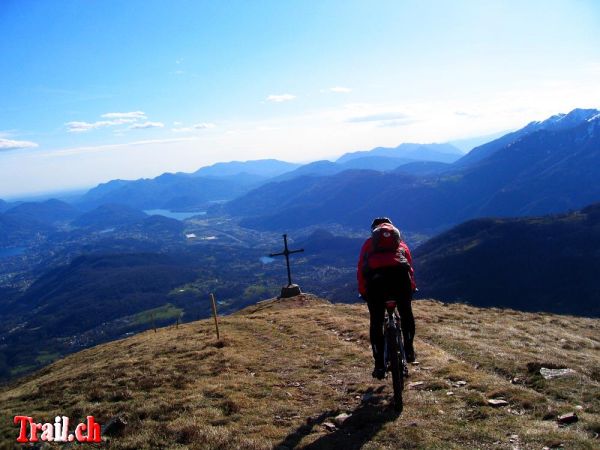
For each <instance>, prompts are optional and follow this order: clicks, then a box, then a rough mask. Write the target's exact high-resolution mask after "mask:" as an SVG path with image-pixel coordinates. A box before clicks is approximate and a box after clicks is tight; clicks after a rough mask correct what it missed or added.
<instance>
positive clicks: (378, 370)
mask: <svg viewBox="0 0 600 450" xmlns="http://www.w3.org/2000/svg"><path fill="white" fill-rule="evenodd" d="M372 375H373V378H377V379H378V380H383V379H384V378H385V368H383V367H375V369H373V373H372Z"/></svg>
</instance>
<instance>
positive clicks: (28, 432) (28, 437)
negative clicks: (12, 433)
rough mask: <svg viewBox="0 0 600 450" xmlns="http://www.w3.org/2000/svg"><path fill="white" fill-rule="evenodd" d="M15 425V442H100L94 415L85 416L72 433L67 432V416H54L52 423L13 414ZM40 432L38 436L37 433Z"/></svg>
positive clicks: (99, 432)
mask: <svg viewBox="0 0 600 450" xmlns="http://www.w3.org/2000/svg"><path fill="white" fill-rule="evenodd" d="M13 421H14V424H15V425H19V436H18V437H17V442H19V443H26V442H39V441H44V442H73V441H77V442H101V440H102V438H101V436H100V434H101V430H100V424H99V423H98V422H96V420H95V419H94V416H87V417H86V421H85V422H84V423H80V424H78V425H77V426H76V427H75V431H74V433H69V421H70V420H69V418H68V417H67V416H56V417H55V419H54V423H51V422H48V423H36V422H35V421H34V420H33V417H30V416H15V418H14V419H13ZM39 433H41V434H40V435H39V436H38V434H39Z"/></svg>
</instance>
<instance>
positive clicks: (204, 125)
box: [194, 122, 216, 130]
mask: <svg viewBox="0 0 600 450" xmlns="http://www.w3.org/2000/svg"><path fill="white" fill-rule="evenodd" d="M215 126H216V125H215V124H214V123H206V122H202V123H197V124H196V125H194V128H195V129H196V130H208V129H209V128H214V127H215Z"/></svg>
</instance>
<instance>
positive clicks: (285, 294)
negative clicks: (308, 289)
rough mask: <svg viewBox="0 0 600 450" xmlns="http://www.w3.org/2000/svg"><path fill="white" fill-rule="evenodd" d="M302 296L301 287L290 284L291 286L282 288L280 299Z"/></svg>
mask: <svg viewBox="0 0 600 450" xmlns="http://www.w3.org/2000/svg"><path fill="white" fill-rule="evenodd" d="M300 294H302V291H301V290H300V286H298V285H297V284H290V285H289V286H284V287H282V288H281V295H280V296H279V298H290V297H295V296H296V295H300Z"/></svg>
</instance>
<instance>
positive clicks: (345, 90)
mask: <svg viewBox="0 0 600 450" xmlns="http://www.w3.org/2000/svg"><path fill="white" fill-rule="evenodd" d="M329 91H330V92H336V93H339V94H347V93H348V92H352V89H350V88H347V87H343V86H335V87H332V88H329Z"/></svg>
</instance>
